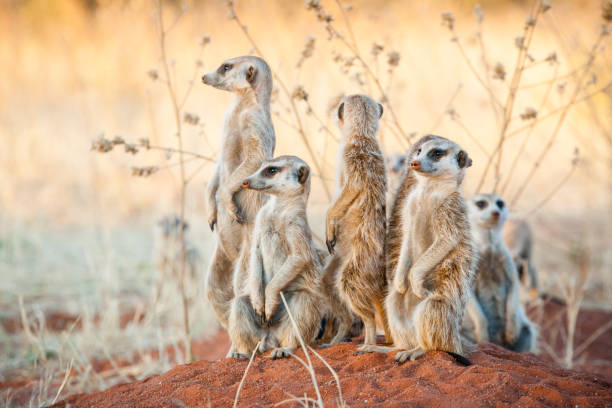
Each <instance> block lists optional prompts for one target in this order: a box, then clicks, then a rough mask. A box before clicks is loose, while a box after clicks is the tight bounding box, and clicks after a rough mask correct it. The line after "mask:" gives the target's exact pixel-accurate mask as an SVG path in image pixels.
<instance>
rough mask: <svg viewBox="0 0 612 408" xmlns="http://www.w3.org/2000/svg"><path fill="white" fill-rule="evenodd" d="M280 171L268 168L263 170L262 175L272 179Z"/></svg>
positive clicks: (275, 168) (272, 167)
mask: <svg viewBox="0 0 612 408" xmlns="http://www.w3.org/2000/svg"><path fill="white" fill-rule="evenodd" d="M279 171H280V169H279V168H278V167H274V166H270V167H268V168H266V169H265V170H264V173H265V175H266V176H268V177H272V176H273V175H275V174H276V173H278V172H279Z"/></svg>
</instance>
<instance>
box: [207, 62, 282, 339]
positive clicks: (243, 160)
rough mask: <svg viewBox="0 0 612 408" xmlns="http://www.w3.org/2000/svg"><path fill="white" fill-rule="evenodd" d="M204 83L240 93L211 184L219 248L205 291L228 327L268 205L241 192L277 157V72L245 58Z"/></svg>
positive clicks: (211, 219) (210, 211)
mask: <svg viewBox="0 0 612 408" xmlns="http://www.w3.org/2000/svg"><path fill="white" fill-rule="evenodd" d="M202 81H203V82H204V83H205V84H207V85H210V86H213V87H215V88H218V89H222V90H225V91H230V92H233V93H234V94H235V95H236V97H235V100H234V102H233V104H232V105H231V106H230V108H229V109H228V111H227V113H226V115H225V121H224V124H223V139H222V144H221V152H220V155H219V159H218V161H217V164H216V167H215V170H214V172H213V174H212V176H211V179H210V181H209V183H208V186H207V202H208V222H209V225H210V228H211V230H215V229H216V231H217V244H216V248H215V252H214V255H213V258H212V261H211V263H210V267H209V271H208V276H207V282H206V293H207V296H208V299H209V301H210V303H211V305H212V307H213V309H214V311H215V313H216V315H217V317H218V318H219V321H220V322H221V324H222V325H223V326H224V327H227V322H228V313H229V306H230V304H231V300H232V298H233V297H234V293H237V292H238V291H239V290H240V287H241V285H242V283H243V282H245V281H246V279H245V278H246V269H247V263H248V258H249V256H248V249H249V248H250V245H249V237H250V234H251V229H252V225H253V222H254V221H255V215H256V214H257V211H258V210H259V209H260V208H261V206H262V205H263V197H262V195H261V194H259V193H257V192H255V191H251V190H242V189H241V185H242V182H243V181H244V179H245V178H246V177H248V176H250V175H251V174H253V172H255V171H256V170H257V169H258V168H259V167H260V166H261V163H262V162H263V161H264V160H268V159H271V158H272V156H273V153H274V146H275V140H276V139H275V135H274V127H273V124H272V119H271V116H270V94H271V92H272V73H271V71H270V68H269V67H268V64H267V63H266V62H265V61H264V60H263V59H261V58H258V57H252V56H244V57H238V58H233V59H230V60H227V61H225V62H224V63H222V64H221V65H220V66H219V68H218V69H217V70H216V71H212V72H210V73H208V74H206V75H204V76H203V77H202Z"/></svg>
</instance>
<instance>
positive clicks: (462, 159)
mask: <svg viewBox="0 0 612 408" xmlns="http://www.w3.org/2000/svg"><path fill="white" fill-rule="evenodd" d="M457 164H459V168H461V169H464V168H467V167H470V166H471V165H472V159H470V157H469V156H468V154H467V153H466V152H465V150H461V151H460V152H459V153H457Z"/></svg>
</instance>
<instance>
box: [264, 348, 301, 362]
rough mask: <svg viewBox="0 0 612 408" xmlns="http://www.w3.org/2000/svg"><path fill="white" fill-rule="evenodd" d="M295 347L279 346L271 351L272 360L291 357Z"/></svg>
mask: <svg viewBox="0 0 612 408" xmlns="http://www.w3.org/2000/svg"><path fill="white" fill-rule="evenodd" d="M295 350H296V349H295V347H277V348H275V349H274V350H272V353H270V359H271V360H278V359H281V358H287V357H290V356H291V354H293V353H294V352H295Z"/></svg>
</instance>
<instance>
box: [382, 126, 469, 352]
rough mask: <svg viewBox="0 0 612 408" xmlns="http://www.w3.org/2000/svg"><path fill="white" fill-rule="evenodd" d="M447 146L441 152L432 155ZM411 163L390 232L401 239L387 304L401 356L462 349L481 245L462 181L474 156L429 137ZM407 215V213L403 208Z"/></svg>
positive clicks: (416, 147) (413, 153) (416, 149)
mask: <svg viewBox="0 0 612 408" xmlns="http://www.w3.org/2000/svg"><path fill="white" fill-rule="evenodd" d="M436 150H440V151H442V152H443V155H442V156H441V157H440V158H439V159H434V158H432V156H431V155H432V154H433V153H434V152H435V151H436ZM409 158H410V160H411V161H413V162H414V163H417V162H418V165H419V166H420V168H419V170H417V171H415V170H410V171H409V172H407V173H406V177H405V178H404V180H403V181H402V184H401V185H400V187H399V189H398V192H397V194H396V197H397V200H398V201H396V202H395V204H394V210H393V211H392V217H393V216H395V217H401V220H400V219H396V220H395V224H394V228H396V229H395V230H393V231H389V233H393V235H391V237H392V238H393V239H395V240H398V239H399V237H401V244H400V245H399V248H397V242H395V243H394V244H395V247H394V248H393V250H394V251H395V252H394V255H395V258H394V259H393V260H390V262H389V263H388V265H393V266H394V269H393V271H392V273H391V274H390V275H392V277H393V281H392V282H393V283H392V285H390V288H389V294H388V296H387V299H386V302H385V307H386V310H387V316H388V318H389V327H390V330H391V336H392V338H393V343H394V346H395V348H397V349H400V350H401V351H400V352H399V353H398V354H397V355H396V361H399V362H404V361H406V360H407V359H409V358H410V359H414V358H417V357H418V356H420V355H422V354H423V353H425V352H426V351H428V350H442V351H448V352H453V353H457V354H463V352H464V345H463V344H462V341H461V336H460V324H461V320H462V318H463V313H464V309H465V303H466V300H467V297H468V292H469V287H470V283H471V279H472V274H473V267H474V265H473V262H474V251H473V248H472V237H471V233H470V224H469V221H468V217H467V210H466V207H465V201H464V199H463V197H462V195H461V190H460V189H461V183H462V181H463V178H464V175H465V168H466V167H468V166H469V165H470V163H471V160H470V159H469V158H468V157H467V154H466V153H465V152H464V151H463V150H462V149H461V148H460V147H459V146H458V145H457V144H456V143H454V142H451V141H450V140H447V139H445V138H442V137H439V136H431V135H429V136H425V137H424V138H422V139H421V140H419V141H418V142H417V143H416V144H415V145H414V146H413V147H411V149H410V151H409ZM400 214H401V215H400Z"/></svg>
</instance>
